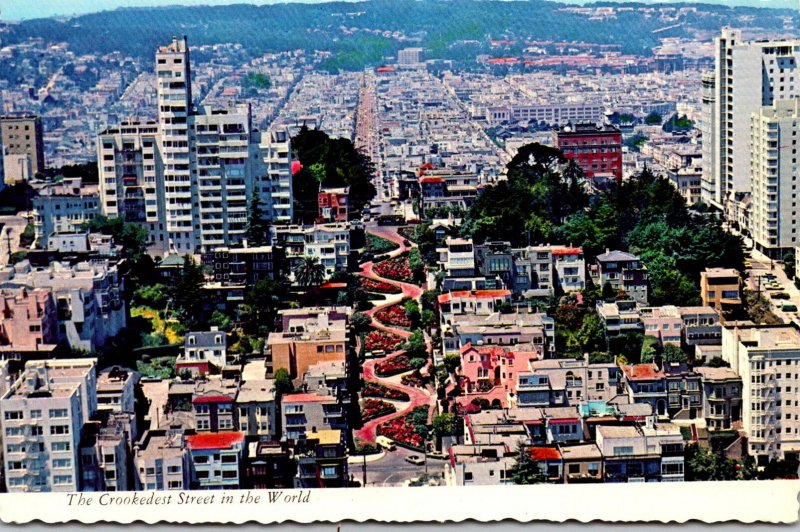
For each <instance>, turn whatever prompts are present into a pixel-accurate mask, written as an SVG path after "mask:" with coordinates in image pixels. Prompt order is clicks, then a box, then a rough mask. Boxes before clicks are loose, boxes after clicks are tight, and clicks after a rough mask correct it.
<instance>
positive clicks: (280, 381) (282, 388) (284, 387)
mask: <svg viewBox="0 0 800 532" xmlns="http://www.w3.org/2000/svg"><path fill="white" fill-rule="evenodd" d="M293 391H294V385H293V384H292V378H291V377H290V376H289V371H288V370H286V368H278V371H276V372H275V394H276V395H277V396H278V397H282V396H284V395H286V394H289V393H292V392H293Z"/></svg>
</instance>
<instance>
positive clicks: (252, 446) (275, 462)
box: [242, 441, 297, 489]
mask: <svg viewBox="0 0 800 532" xmlns="http://www.w3.org/2000/svg"><path fill="white" fill-rule="evenodd" d="M293 460H294V450H293V449H291V448H290V446H289V443H288V442H281V441H254V442H250V443H248V444H247V456H246V457H245V460H244V472H243V476H242V484H243V485H242V487H243V488H253V489H275V488H293V487H294V477H295V474H296V473H297V465H296V464H293Z"/></svg>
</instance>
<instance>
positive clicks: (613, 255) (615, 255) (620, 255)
mask: <svg viewBox="0 0 800 532" xmlns="http://www.w3.org/2000/svg"><path fill="white" fill-rule="evenodd" d="M597 260H599V261H600V262H608V261H622V260H639V257H637V256H636V255H633V254H631V253H625V252H624V251H609V252H608V253H603V254H601V255H598V256H597Z"/></svg>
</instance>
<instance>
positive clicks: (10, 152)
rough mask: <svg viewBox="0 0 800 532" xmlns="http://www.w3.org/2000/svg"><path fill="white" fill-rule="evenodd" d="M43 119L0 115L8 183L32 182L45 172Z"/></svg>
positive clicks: (4, 171) (0, 138)
mask: <svg viewBox="0 0 800 532" xmlns="http://www.w3.org/2000/svg"><path fill="white" fill-rule="evenodd" d="M42 134H43V130H42V119H41V118H40V117H38V116H32V115H22V116H2V117H0V142H2V144H0V149H2V157H1V158H2V160H3V175H4V176H5V182H6V183H15V182H17V181H30V180H31V179H33V178H34V177H35V176H36V174H39V173H43V172H44V171H45V165H44V141H43V140H42V139H43V135H42Z"/></svg>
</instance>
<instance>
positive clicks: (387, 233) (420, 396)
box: [354, 226, 436, 443]
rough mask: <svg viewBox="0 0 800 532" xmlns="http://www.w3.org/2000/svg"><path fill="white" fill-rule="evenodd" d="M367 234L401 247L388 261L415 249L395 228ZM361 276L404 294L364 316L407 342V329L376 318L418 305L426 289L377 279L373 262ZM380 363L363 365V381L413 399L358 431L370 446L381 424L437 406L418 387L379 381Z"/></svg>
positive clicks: (364, 267) (433, 398) (376, 229)
mask: <svg viewBox="0 0 800 532" xmlns="http://www.w3.org/2000/svg"><path fill="white" fill-rule="evenodd" d="M368 232H369V233H371V234H373V235H376V236H379V237H381V238H385V239H387V240H391V241H392V242H395V243H396V244H398V245H399V247H398V248H397V249H395V250H393V251H391V252H390V253H388V255H389V257H397V256H399V255H402V254H403V253H406V252H408V251H409V250H410V249H411V247H412V246H413V244H412V245H411V246H406V245H405V244H403V241H404V238H403V237H402V236H401V235H399V234H398V233H397V228H396V227H385V226H376V227H371V228H369V229H368ZM361 275H362V276H364V277H366V278H368V279H372V280H375V281H381V282H384V283H388V284H391V285H394V286H397V287H399V288H400V289H401V290H402V293H400V294H391V295H389V296H387V299H386V300H385V301H384V302H382V303H380V304H379V305H376V306H375V307H374V308H372V309H370V310H368V311H366V312H365V314H367V315H368V316H369V317H370V318H372V326H373V327H375V328H376V329H380V330H383V331H387V332H390V333H393V334H396V335H398V336H401V337H402V338H408V337H409V336H411V333H410V332H409V331H406V330H404V329H400V328H397V327H391V326H388V325H384V324H383V323H380V322H379V321H378V320H376V319H375V317H374V314H375V313H376V312H377V311H379V310H381V309H383V308H386V307H388V306H391V305H394V304H396V303H399V302H400V301H402V300H403V299H405V298H412V299H416V300H417V301H419V298H420V296H421V295H422V292H423V289H422V288H421V287H419V286H417V285H414V284H410V283H403V282H400V281H395V280H392V279H386V278H383V277H380V276H379V275H377V274H376V273H375V272H374V271H373V263H372V262H367V263H364V264H363V265H362V266H361ZM402 353H403V350H402V349H400V350H398V351H395V352H393V353H391V354H389V355H388V356H387V357H386V358H388V357H391V356H395V355H399V354H402ZM380 360H385V359H372V360H369V361H367V362H365V363H364V365H363V367H362V370H363V376H364V381H366V382H376V383H379V384H381V385H383V386H386V387H387V388H393V389H395V390H400V391H403V392H405V393H407V394H408V396H409V398H410V403H409V405H408V406H407V407H406V408H404V409H403V410H399V411H397V412H394V413H392V414H387V415H385V416H382V417H379V418H375V419H373V420H370V421H368V422H367V423H365V424H364V426H363V427H362V428H361V429H359V430H357V431H355V433H354V436H355V437H356V438H360V439H362V440H364V441H366V442H369V443H374V442H375V437H376V429H377V427H378V425H380V424H381V423H384V422H386V421H389V420H391V419H394V418H397V417H401V416H404V415H405V414H407V413H409V412H411V410H413V409H414V408H416V407H418V406H423V405H430V406H433V405H434V404H435V401H436V396H435V395H434V394H432V393H430V392H429V391H428V390H427V389H421V388H417V387H415V386H406V385H404V384H400V382H397V381H396V377H397V376H395V378H394V379H390V378H381V377H378V376H377V375H376V374H375V365H376V364H377V363H378V362H379V361H380ZM407 373H411V372H407ZM404 375H405V374H404Z"/></svg>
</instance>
